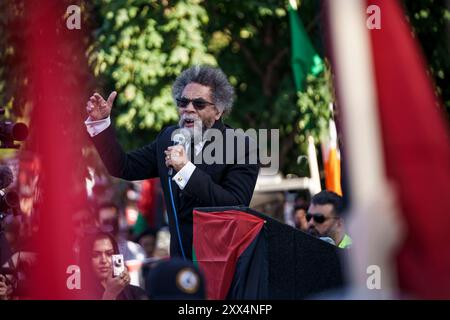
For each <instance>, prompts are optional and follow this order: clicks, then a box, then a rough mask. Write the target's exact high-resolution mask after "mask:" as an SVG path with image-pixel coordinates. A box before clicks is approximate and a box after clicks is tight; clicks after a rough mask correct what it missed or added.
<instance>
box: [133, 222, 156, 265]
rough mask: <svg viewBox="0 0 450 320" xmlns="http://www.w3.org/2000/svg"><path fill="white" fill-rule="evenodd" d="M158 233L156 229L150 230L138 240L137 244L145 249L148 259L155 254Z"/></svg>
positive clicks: (140, 235) (143, 233) (145, 231)
mask: <svg viewBox="0 0 450 320" xmlns="http://www.w3.org/2000/svg"><path fill="white" fill-rule="evenodd" d="M156 233H157V230H156V229H153V228H148V229H146V230H144V231H143V232H142V233H141V234H139V236H138V237H137V238H136V242H137V243H139V244H140V245H141V246H142V248H144V251H145V257H146V258H151V257H153V256H154V254H155V248H156Z"/></svg>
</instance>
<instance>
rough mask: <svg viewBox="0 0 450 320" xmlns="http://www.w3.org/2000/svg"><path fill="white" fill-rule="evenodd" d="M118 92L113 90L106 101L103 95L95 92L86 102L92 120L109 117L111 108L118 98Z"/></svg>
mask: <svg viewBox="0 0 450 320" xmlns="http://www.w3.org/2000/svg"><path fill="white" fill-rule="evenodd" d="M116 96H117V92H116V91H113V92H111V94H110V95H109V97H108V99H107V100H106V101H105V99H103V97H102V96H101V95H100V94H98V93H97V92H96V93H94V94H93V95H92V96H91V97H90V98H89V101H88V102H87V104H86V111H87V113H88V115H89V116H90V117H91V120H93V121H95V120H102V119H106V118H108V117H109V115H110V114H111V109H112V106H113V103H114V100H115V99H116Z"/></svg>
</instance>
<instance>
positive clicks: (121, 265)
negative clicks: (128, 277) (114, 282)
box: [112, 254, 125, 277]
mask: <svg viewBox="0 0 450 320" xmlns="http://www.w3.org/2000/svg"><path fill="white" fill-rule="evenodd" d="M112 264H113V277H118V276H120V275H121V274H122V272H124V271H125V262H124V261H123V255H122V254H114V255H112Z"/></svg>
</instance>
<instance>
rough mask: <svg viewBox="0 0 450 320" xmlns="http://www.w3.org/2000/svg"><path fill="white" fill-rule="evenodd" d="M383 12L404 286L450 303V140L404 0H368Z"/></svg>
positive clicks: (388, 136) (390, 152)
mask: <svg viewBox="0 0 450 320" xmlns="http://www.w3.org/2000/svg"><path fill="white" fill-rule="evenodd" d="M372 4H374V5H377V6H379V7H380V12H381V29H380V30H377V29H373V30H371V31H370V39H371V44H372V55H373V67H374V72H375V82H376V91H377V98H378V108H379V109H378V110H379V117H380V124H381V132H382V136H383V139H382V141H383V148H384V155H385V168H386V174H387V176H388V178H389V179H390V180H392V181H394V182H395V185H396V187H397V188H398V192H399V194H398V196H399V200H400V205H401V209H402V214H403V217H404V220H405V223H406V226H407V237H406V241H405V242H404V244H403V246H402V248H401V250H400V254H399V256H398V279H399V284H400V287H401V288H402V289H404V290H406V291H407V292H411V293H413V294H416V295H417V296H419V297H424V298H450V250H449V249H448V244H449V243H450V197H449V195H450V140H449V135H448V131H447V128H446V124H445V120H444V119H445V117H444V116H443V114H441V112H440V109H441V108H440V106H439V105H438V102H437V99H436V97H435V95H434V90H433V86H432V82H431V81H430V79H429V78H428V76H427V66H426V63H425V61H424V60H423V58H422V55H421V51H420V48H419V47H418V44H417V43H416V41H415V40H414V38H413V36H412V33H411V29H410V27H409V25H408V23H407V21H406V19H405V15H404V13H403V11H402V9H401V7H400V5H399V4H398V1H391V0H389V1H382V0H377V1H367V5H372Z"/></svg>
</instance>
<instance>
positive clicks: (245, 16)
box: [0, 0, 450, 175]
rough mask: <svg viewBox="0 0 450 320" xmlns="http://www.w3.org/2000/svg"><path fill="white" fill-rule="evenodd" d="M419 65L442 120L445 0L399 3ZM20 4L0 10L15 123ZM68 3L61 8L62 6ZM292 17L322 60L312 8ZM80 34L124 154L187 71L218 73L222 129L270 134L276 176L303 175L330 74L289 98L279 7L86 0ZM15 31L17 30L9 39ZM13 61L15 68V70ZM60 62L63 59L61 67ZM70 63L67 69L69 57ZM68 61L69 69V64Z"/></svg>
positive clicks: (254, 1)
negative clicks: (207, 68)
mask: <svg viewBox="0 0 450 320" xmlns="http://www.w3.org/2000/svg"><path fill="white" fill-rule="evenodd" d="M403 2H404V5H405V8H406V13H407V14H408V17H409V20H410V22H411V25H412V27H413V30H414V32H415V35H416V36H417V38H418V40H419V41H420V43H421V46H422V48H423V52H424V54H425V57H426V60H427V62H428V63H429V70H430V74H431V75H432V77H433V79H434V81H435V84H436V90H437V93H438V94H439V95H440V97H441V98H442V101H443V102H444V106H445V107H446V109H447V111H448V112H450V96H449V95H450V92H449V90H448V89H447V83H448V79H447V78H448V75H449V68H450V66H449V65H450V63H449V55H448V36H447V29H446V28H448V23H449V20H450V13H449V10H448V8H446V3H445V0H424V1H403ZM22 3H23V1H2V2H0V6H1V7H0V8H1V10H0V46H1V48H2V49H1V50H0V62H1V64H0V104H1V105H2V106H5V105H8V106H9V107H10V110H11V114H10V115H15V116H22V115H23V112H24V110H26V108H25V106H27V101H25V100H24V99H25V95H23V92H25V90H26V86H27V79H26V77H24V76H23V75H24V74H26V69H27V64H26V58H25V55H26V53H25V52H20V51H18V50H16V49H15V48H14V44H17V43H19V44H20V43H21V42H23V41H26V38H27V32H33V30H24V29H23V28H22V27H21V23H22V22H21V21H20V19H19V20H18V19H16V18H17V17H18V16H20V13H21V5H22ZM68 3H69V2H68ZM299 3H301V6H300V8H299V14H300V16H301V19H302V21H303V23H304V25H305V28H306V30H307V32H308V34H309V36H310V39H311V40H312V42H313V45H314V47H315V49H316V50H317V51H318V52H319V54H320V55H321V56H322V57H324V56H325V51H324V50H323V41H322V37H323V35H324V33H325V32H324V30H323V29H322V28H321V25H320V22H321V19H322V16H321V9H322V7H321V1H312V0H308V1H301V2H300V1H299ZM81 4H82V7H83V11H82V14H83V27H84V28H87V29H91V30H92V31H93V32H92V34H91V35H90V36H88V37H87V38H86V41H87V42H89V43H90V46H89V49H88V50H87V56H88V58H89V63H90V66H91V71H92V73H93V74H94V76H95V77H96V84H97V90H100V91H101V92H102V93H103V94H104V95H106V94H109V92H110V91H112V90H117V91H118V92H119V96H118V98H117V99H116V105H115V107H114V109H113V119H114V121H115V124H116V126H117V128H118V132H119V138H120V139H121V141H122V143H123V144H124V145H125V147H126V148H127V149H131V148H135V147H138V146H141V145H143V144H145V143H148V142H149V141H151V140H152V139H153V138H154V136H155V135H156V133H157V132H158V131H159V130H160V129H161V128H162V127H163V126H166V125H168V124H171V123H174V122H175V120H176V119H177V115H176V108H175V105H174V103H173V101H172V98H171V94H170V87H171V84H172V82H173V81H174V79H175V77H176V76H177V75H178V74H179V73H180V71H181V70H183V69H185V68H186V67H188V66H190V65H192V64H198V63H208V64H212V65H218V66H220V67H221V68H222V69H223V70H224V71H225V73H226V74H227V75H228V76H229V79H230V81H231V83H232V84H233V85H234V86H235V87H236V91H237V100H236V103H235V106H234V110H233V112H232V113H231V115H230V117H229V118H228V119H227V120H226V122H228V123H230V124H231V125H233V126H235V127H242V128H244V129H246V128H250V127H252V128H277V129H280V139H281V140H280V145H281V146H280V159H281V161H282V162H281V165H282V170H283V171H284V173H296V174H300V175H301V174H306V173H307V172H306V171H307V168H306V167H301V166H299V165H298V164H297V161H296V160H297V158H298V156H299V155H301V154H303V153H304V152H305V149H306V136H307V135H308V134H312V135H313V136H315V137H316V138H318V137H319V135H320V131H321V130H322V128H323V127H324V126H325V125H326V120H327V119H328V117H329V110H328V103H329V102H330V101H331V100H332V91H333V90H332V88H331V81H330V72H331V71H330V69H329V68H328V67H327V69H326V71H325V72H323V73H322V74H320V75H318V76H316V77H308V79H307V80H306V88H305V90H304V91H303V92H302V93H299V94H298V93H297V92H296V91H295V87H294V81H293V76H292V71H291V66H290V60H291V59H290V41H291V40H290V32H289V19H288V15H287V1H285V0H265V1H258V0H246V1H234V0H220V1H206V0H93V1H82V2H81ZM14 31H20V32H14ZM17 61H21V63H17ZM68 61H71V60H70V59H69V60H68ZM73 61H77V60H76V59H74V60H73ZM75 63H76V62H75Z"/></svg>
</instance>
